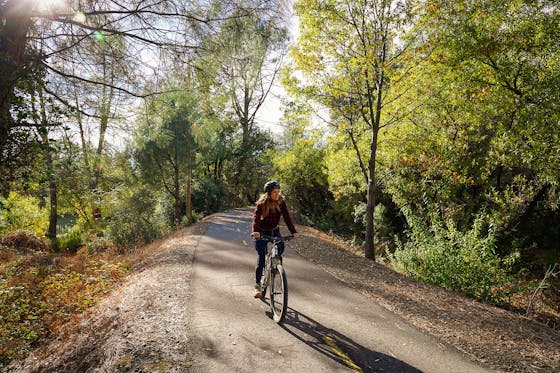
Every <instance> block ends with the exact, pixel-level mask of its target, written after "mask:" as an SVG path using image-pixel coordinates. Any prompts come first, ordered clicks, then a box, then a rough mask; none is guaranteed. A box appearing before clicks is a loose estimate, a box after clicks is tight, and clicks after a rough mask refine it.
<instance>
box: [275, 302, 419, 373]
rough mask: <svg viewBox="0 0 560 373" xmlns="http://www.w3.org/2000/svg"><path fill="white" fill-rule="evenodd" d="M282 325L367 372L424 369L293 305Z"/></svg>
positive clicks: (313, 344)
mask: <svg viewBox="0 0 560 373" xmlns="http://www.w3.org/2000/svg"><path fill="white" fill-rule="evenodd" d="M267 301H268V299H267ZM282 328H283V329H284V330H286V331H287V332H288V333H290V334H291V335H292V336H294V337H296V338H297V339H299V340H300V341H302V342H304V343H305V344H307V345H308V346H310V347H311V348H313V349H314V350H316V351H318V352H320V353H321V354H323V355H325V356H327V357H328V358H330V359H332V360H334V361H336V362H338V363H340V364H342V365H346V366H348V367H350V368H351V369H352V368H354V369H355V370H356V371H359V370H357V369H356V367H355V366H352V363H353V364H355V365H357V366H358V367H360V368H361V369H362V371H364V372H421V371H420V370H418V369H416V368H414V367H412V366H410V365H408V364H407V363H405V362H403V361H401V360H398V359H395V358H393V357H391V356H388V355H385V354H383V353H380V352H377V351H372V350H370V349H368V348H366V347H364V346H362V345H360V344H358V343H356V342H354V341H353V340H352V339H350V338H348V337H346V336H345V335H343V334H341V333H339V332H337V331H336V330H333V329H330V328H328V327H326V326H324V325H322V324H321V323H319V322H317V321H316V320H313V319H312V318H311V317H309V316H307V315H304V314H302V313H301V312H298V311H296V310H294V309H293V308H288V313H287V315H286V319H285V320H284V324H283V325H282ZM345 355H346V357H345Z"/></svg>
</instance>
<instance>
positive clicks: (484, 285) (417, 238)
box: [389, 213, 518, 302]
mask: <svg viewBox="0 0 560 373" xmlns="http://www.w3.org/2000/svg"><path fill="white" fill-rule="evenodd" d="M406 215H407V218H408V221H409V224H410V230H409V232H408V240H407V241H406V242H404V243H403V242H398V245H397V249H396V250H395V252H394V253H393V254H390V255H389V256H390V259H391V261H392V263H393V265H394V266H395V267H396V268H398V269H400V270H402V271H404V272H406V273H408V274H410V275H411V276H413V277H414V278H416V279H419V280H422V281H425V282H428V283H432V284H436V285H440V286H443V287H445V288H448V289H450V290H454V291H459V292H462V293H464V294H466V295H468V296H471V297H474V298H476V299H479V300H483V301H490V302H501V301H502V300H504V298H505V297H507V295H508V293H507V288H508V286H507V284H508V283H509V282H510V280H511V276H510V275H509V270H510V268H511V266H512V265H513V263H514V262H515V260H517V258H518V256H516V255H513V254H512V255H510V256H509V257H507V258H505V259H502V258H500V257H499V256H498V255H496V254H495V248H496V232H495V229H494V226H493V224H492V223H491V219H490V218H489V217H488V216H486V215H484V214H480V215H479V216H478V217H477V218H476V220H475V221H474V223H473V226H472V228H471V229H470V230H468V231H466V232H461V231H459V230H458V229H457V227H456V226H455V224H454V223H453V221H446V222H445V223H444V222H443V221H442V220H441V219H440V218H439V217H436V216H435V215H434V216H432V224H431V225H430V226H427V225H426V224H425V223H423V222H422V221H420V220H419V219H416V218H414V217H413V216H412V214H410V213H408V214H406ZM489 222H490V223H489Z"/></svg>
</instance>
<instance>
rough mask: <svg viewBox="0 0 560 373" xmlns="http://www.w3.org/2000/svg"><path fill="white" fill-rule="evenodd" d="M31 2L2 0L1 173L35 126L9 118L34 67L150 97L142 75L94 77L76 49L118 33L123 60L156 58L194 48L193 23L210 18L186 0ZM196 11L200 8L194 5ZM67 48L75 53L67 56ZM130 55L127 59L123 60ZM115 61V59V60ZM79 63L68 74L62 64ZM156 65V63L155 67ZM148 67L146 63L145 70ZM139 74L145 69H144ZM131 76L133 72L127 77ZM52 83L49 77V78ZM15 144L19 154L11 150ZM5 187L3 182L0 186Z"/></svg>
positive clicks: (22, 150) (48, 88)
mask: <svg viewBox="0 0 560 373" xmlns="http://www.w3.org/2000/svg"><path fill="white" fill-rule="evenodd" d="M41 4H42V2H40V1H36V0H6V1H2V2H1V3H0V58H1V60H0V78H1V79H0V156H1V159H0V175H2V177H3V178H5V175H7V174H8V171H7V170H5V169H4V168H5V167H7V166H6V165H7V164H8V163H7V162H8V161H9V160H11V159H13V158H14V157H16V156H18V155H20V154H19V153H23V154H25V152H26V150H25V146H24V145H22V143H24V140H25V137H24V136H21V133H25V132H26V131H27V130H28V129H29V128H33V126H34V125H33V123H32V121H29V120H28V119H27V117H26V116H25V115H21V116H20V115H14V114H16V113H17V110H14V105H15V103H16V99H17V97H18V95H21V94H22V93H24V92H25V86H22V83H23V82H28V81H31V76H32V74H33V72H34V71H37V70H38V69H39V68H44V69H46V71H47V72H48V74H49V75H52V76H56V77H59V78H61V79H62V81H64V82H79V83H80V84H81V85H90V86H93V87H98V88H99V87H109V88H110V89H112V90H114V91H119V92H123V93H126V94H129V95H132V96H136V97H146V96H148V95H150V94H151V92H147V91H146V90H145V89H144V88H145V85H144V84H143V82H142V81H141V80H139V79H134V80H132V81H134V82H135V84H130V82H131V80H130V79H127V77H125V76H120V78H121V79H115V80H98V79H96V77H95V76H91V75H90V74H89V71H90V70H89V69H88V67H90V66H91V60H88V59H89V56H87V55H85V56H84V55H83V54H82V53H81V51H83V50H85V48H84V47H85V46H87V45H88V44H89V43H92V42H94V41H96V40H103V39H106V38H110V37H111V36H116V35H118V36H119V38H121V39H122V40H123V44H124V45H125V47H124V48H122V49H121V51H122V53H124V55H125V56H126V57H127V58H123V59H121V60H120V61H121V62H123V63H125V62H129V61H132V60H137V57H138V55H139V54H141V55H142V56H147V57H150V56H151V57H152V58H153V59H155V58H156V57H155V56H159V57H161V58H163V57H164V55H165V54H171V55H173V56H181V55H184V53H185V52H188V51H189V50H191V49H192V48H194V47H195V45H191V43H190V42H191V41H193V40H192V39H191V38H190V36H189V33H190V29H191V25H193V24H196V23H208V24H210V23H212V22H213V20H210V19H207V18H205V17H197V15H196V13H195V10H194V9H195V5H193V4H192V3H191V2H187V1H183V0H171V1H165V2H162V1H159V0H130V1H126V2H121V3H118V4H117V3H115V2H114V1H111V0H102V1H97V0H95V1H94V0H85V1H71V2H68V3H66V5H64V6H59V7H56V6H54V5H53V6H51V7H46V6H41ZM196 8H197V10H198V11H200V12H201V13H203V12H204V7H203V6H198V7H196ZM69 51H72V52H73V53H66V52H69ZM128 57H130V58H128ZM113 62H114V63H117V62H119V61H113ZM64 65H66V66H68V65H74V66H79V68H78V69H75V70H73V71H66V70H65V69H64V68H62V66H64ZM156 68H157V67H156ZM149 69H150V68H149V66H143V68H142V70H143V73H142V74H140V75H138V74H137V77H138V76H142V75H147V74H148V72H149ZM144 71H145V72H146V73H144ZM131 75H132V74H131ZM47 80H48V81H54V80H56V79H53V78H52V77H49V79H47ZM44 88H45V90H46V91H47V92H48V93H49V94H52V95H53V97H55V98H56V99H57V100H59V101H60V102H61V103H63V104H64V105H68V106H70V107H71V106H72V104H71V101H69V100H68V97H64V96H63V95H59V94H57V92H55V91H54V90H53V87H52V86H50V85H48V84H47V85H45V87H44ZM16 147H17V148H18V149H20V150H19V151H18V150H17V149H15V148H16ZM3 187H4V189H6V187H5V186H4V185H3Z"/></svg>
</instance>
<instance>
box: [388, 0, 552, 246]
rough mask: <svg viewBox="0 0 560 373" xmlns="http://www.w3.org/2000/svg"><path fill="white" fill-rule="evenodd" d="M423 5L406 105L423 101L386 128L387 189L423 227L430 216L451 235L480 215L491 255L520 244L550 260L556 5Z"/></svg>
mask: <svg viewBox="0 0 560 373" xmlns="http://www.w3.org/2000/svg"><path fill="white" fill-rule="evenodd" d="M426 5H427V7H426V9H428V10H429V11H428V12H427V13H426V15H425V17H423V19H422V23H423V24H424V26H425V28H424V31H425V33H424V35H423V39H422V40H423V41H424V42H425V43H426V44H428V45H431V46H433V47H432V51H431V54H430V55H429V56H426V57H427V63H425V64H424V65H422V66H421V68H420V69H418V71H417V74H418V79H417V80H416V81H417V84H415V86H414V87H415V89H414V90H413V91H412V92H413V93H412V94H411V100H414V97H415V98H416V100H419V99H421V98H428V100H426V101H425V104H424V105H423V106H422V107H420V108H419V109H418V110H417V111H416V115H415V116H414V117H411V118H408V119H409V120H407V121H404V122H402V123H400V124H399V125H398V126H396V127H394V128H392V129H391V132H392V133H391V134H390V136H389V137H390V142H391V146H392V147H393V148H394V149H400V151H399V152H393V153H389V152H387V158H386V159H387V165H388V167H387V168H386V170H387V171H388V172H389V173H390V175H391V176H390V177H389V178H388V181H387V186H388V190H389V191H390V192H391V194H392V195H393V197H394V199H395V200H396V202H397V203H398V204H399V205H400V206H404V205H405V204H406V205H408V206H410V207H411V208H412V211H413V212H414V214H415V215H416V216H419V217H421V218H422V220H424V221H425V222H427V223H428V224H429V222H430V219H431V218H430V214H431V213H432V211H431V210H433V209H434V208H435V209H437V211H438V214H439V215H440V217H441V218H445V219H450V220H452V221H455V222H456V223H457V225H458V227H459V228H460V229H461V230H467V229H468V228H469V227H470V226H471V225H472V224H473V220H474V219H475V217H476V216H479V215H480V214H481V213H483V214H485V215H491V216H492V217H493V221H494V223H493V224H497V225H498V226H497V227H496V230H497V233H499V235H498V236H499V237H500V241H499V243H500V245H499V249H500V250H501V251H502V253H507V252H509V251H511V250H515V249H516V248H520V247H531V246H537V247H539V249H540V251H541V255H543V254H544V250H543V249H548V251H550V252H554V250H556V249H553V247H554V246H555V245H556V242H557V240H558V237H559V236H558V234H559V233H558V230H557V229H556V228H555V227H556V226H557V224H555V222H557V221H559V217H558V209H557V195H556V192H555V190H556V189H557V185H558V183H559V181H560V180H559V179H558V175H559V171H560V170H559V169H558V165H559V164H560V159H559V157H558V154H560V153H559V148H558V144H559V137H558V136H559V132H558V130H557V126H556V125H555V123H558V121H559V120H560V118H559V116H558V110H557V107H558V100H557V99H555V97H559V96H560V91H559V89H560V88H559V87H560V85H559V84H558V83H559V82H560V70H559V69H558V61H559V60H560V59H559V57H560V54H559V51H560V49H559V44H558V39H557V37H556V35H557V34H558V32H559V28H560V23H559V22H558V19H559V14H558V13H559V11H560V9H559V8H558V5H557V4H556V3H555V2H546V1H545V2H532V3H528V2H524V1H512V2H507V3H506V2H495V1H483V2H473V1H460V2H455V3H454V4H453V6H451V5H450V4H448V3H446V2H443V1H430V2H428V3H427V4H426ZM533 243H536V245H533ZM543 256H544V255H543Z"/></svg>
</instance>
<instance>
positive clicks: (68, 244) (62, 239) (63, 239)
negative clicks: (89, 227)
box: [52, 226, 84, 253]
mask: <svg viewBox="0 0 560 373" xmlns="http://www.w3.org/2000/svg"><path fill="white" fill-rule="evenodd" d="M83 244H84V239H83V237H82V233H81V232H80V228H78V226H75V227H73V228H72V229H69V230H68V231H66V232H64V233H62V234H61V235H59V236H58V238H57V239H56V240H53V242H52V248H53V251H56V252H62V251H68V252H71V253H75V252H76V251H78V249H79V248H80V247H82V245H83Z"/></svg>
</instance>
